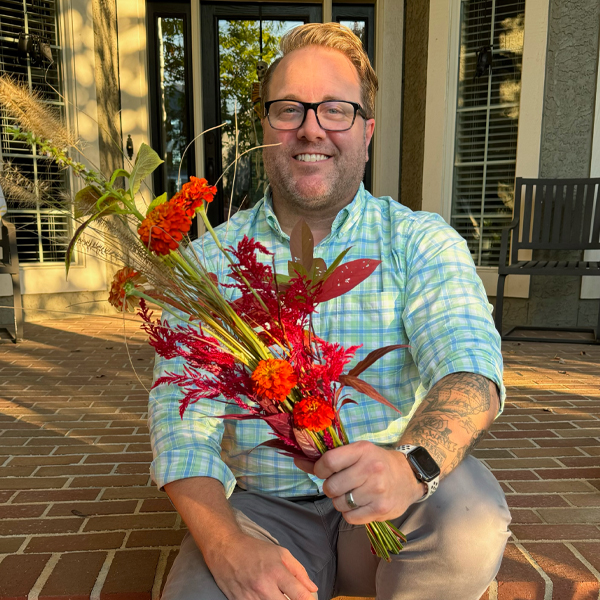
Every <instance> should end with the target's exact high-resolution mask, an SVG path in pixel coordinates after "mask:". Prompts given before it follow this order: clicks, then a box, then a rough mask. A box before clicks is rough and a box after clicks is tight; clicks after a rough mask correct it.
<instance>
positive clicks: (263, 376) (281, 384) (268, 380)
mask: <svg viewBox="0 0 600 600" xmlns="http://www.w3.org/2000/svg"><path fill="white" fill-rule="evenodd" d="M252 381H253V382H254V391H255V392H256V394H258V395H259V396H263V397H264V398H268V399H269V400H274V401H275V402H283V401H284V400H285V399H286V397H287V395H288V394H289V393H290V392H291V390H292V388H293V387H294V386H295V385H296V383H297V381H298V380H297V379H296V373H294V369H293V368H292V365H290V363H289V362H287V360H282V359H280V358H268V359H267V360H261V361H260V362H259V363H258V366H257V367H256V369H255V371H254V373H252Z"/></svg>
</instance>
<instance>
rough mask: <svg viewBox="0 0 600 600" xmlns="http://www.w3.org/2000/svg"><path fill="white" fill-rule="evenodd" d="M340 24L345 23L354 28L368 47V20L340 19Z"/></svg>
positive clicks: (355, 32)
mask: <svg viewBox="0 0 600 600" xmlns="http://www.w3.org/2000/svg"><path fill="white" fill-rule="evenodd" d="M340 25H345V26H346V27H348V28H349V29H352V31H353V32H354V34H355V35H356V36H357V37H358V38H360V41H361V42H362V43H363V46H364V47H365V48H366V47H367V22H366V21H362V20H356V21H340Z"/></svg>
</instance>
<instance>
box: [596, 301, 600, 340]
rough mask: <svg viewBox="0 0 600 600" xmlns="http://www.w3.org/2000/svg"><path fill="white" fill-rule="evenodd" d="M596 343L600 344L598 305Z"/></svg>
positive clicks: (599, 307)
mask: <svg viewBox="0 0 600 600" xmlns="http://www.w3.org/2000/svg"><path fill="white" fill-rule="evenodd" d="M596 343H597V344H600V305H599V306H598V325H596Z"/></svg>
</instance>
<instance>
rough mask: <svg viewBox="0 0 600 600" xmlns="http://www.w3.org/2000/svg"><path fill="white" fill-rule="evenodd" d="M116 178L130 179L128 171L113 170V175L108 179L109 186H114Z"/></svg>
mask: <svg viewBox="0 0 600 600" xmlns="http://www.w3.org/2000/svg"><path fill="white" fill-rule="evenodd" d="M118 177H127V178H129V177H130V174H129V171H126V170H125V169H115V170H114V171H113V174H112V175H111V177H110V182H109V185H111V186H112V185H114V184H115V181H116V180H117V178H118Z"/></svg>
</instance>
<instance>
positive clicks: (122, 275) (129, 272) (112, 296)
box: [108, 267, 146, 312]
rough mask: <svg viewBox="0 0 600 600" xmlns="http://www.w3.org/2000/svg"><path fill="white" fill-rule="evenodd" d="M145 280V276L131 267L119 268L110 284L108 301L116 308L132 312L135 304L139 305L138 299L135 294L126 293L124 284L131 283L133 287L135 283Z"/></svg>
mask: <svg viewBox="0 0 600 600" xmlns="http://www.w3.org/2000/svg"><path fill="white" fill-rule="evenodd" d="M145 281H146V278H145V277H144V276H143V275H140V274H139V273H138V272H137V271H134V270H133V269H132V268H131V267H123V268H122V269H119V270H118V271H117V272H116V273H115V276H114V278H113V282H112V285H111V286H110V293H109V295H108V301H109V302H110V303H111V304H112V305H113V306H114V307H115V308H116V309H117V310H120V311H123V310H127V311H130V312H132V311H133V309H134V308H135V307H136V306H139V303H140V300H139V298H136V297H135V296H128V295H127V289H126V284H128V283H131V284H132V285H133V286H134V287H135V285H136V284H139V283H144V282H145Z"/></svg>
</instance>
